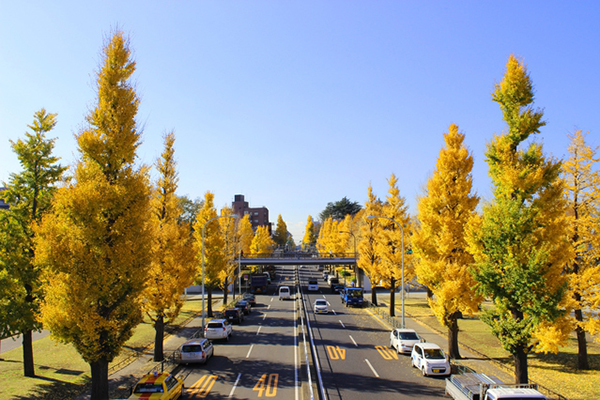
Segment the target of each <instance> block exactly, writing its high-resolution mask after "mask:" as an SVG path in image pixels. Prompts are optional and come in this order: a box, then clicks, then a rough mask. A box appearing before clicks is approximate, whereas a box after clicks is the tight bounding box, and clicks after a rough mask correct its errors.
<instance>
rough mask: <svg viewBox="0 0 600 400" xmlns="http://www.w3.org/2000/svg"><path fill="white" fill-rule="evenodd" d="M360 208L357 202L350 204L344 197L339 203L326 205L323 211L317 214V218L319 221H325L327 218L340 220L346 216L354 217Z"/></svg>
mask: <svg viewBox="0 0 600 400" xmlns="http://www.w3.org/2000/svg"><path fill="white" fill-rule="evenodd" d="M361 208H362V207H361V205H360V204H359V203H358V202H356V201H355V202H351V201H350V200H348V198H347V197H345V196H344V198H342V199H341V200H340V201H336V202H335V203H331V202H330V203H327V206H326V207H325V209H324V210H323V211H321V213H320V214H319V218H320V219H321V221H325V220H326V219H327V218H329V217H331V218H332V219H334V220H342V219H344V218H345V217H346V215H352V216H354V215H355V214H356V213H357V212H359V211H360V210H361Z"/></svg>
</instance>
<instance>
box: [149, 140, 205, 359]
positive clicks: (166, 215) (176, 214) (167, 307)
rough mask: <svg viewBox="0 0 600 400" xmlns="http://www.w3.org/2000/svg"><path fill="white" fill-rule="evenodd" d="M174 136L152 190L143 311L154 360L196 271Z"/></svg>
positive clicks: (160, 356)
mask: <svg viewBox="0 0 600 400" xmlns="http://www.w3.org/2000/svg"><path fill="white" fill-rule="evenodd" d="M174 143H175V135H174V134H173V132H171V133H168V134H167V135H166V136H165V150H164V152H163V154H162V156H161V158H159V159H158V160H157V162H156V169H157V170H158V172H159V179H158V182H157V184H156V187H155V188H154V190H153V191H152V199H151V202H150V218H149V220H150V225H151V228H152V257H151V261H150V268H149V270H148V273H147V276H146V288H145V289H144V294H143V296H144V300H145V301H144V302H143V306H144V311H145V312H146V314H147V315H148V317H149V318H150V320H151V321H152V323H153V325H154V329H155V337H154V361H162V360H163V359H164V356H163V339H164V332H165V325H166V324H168V323H170V322H171V321H173V320H174V319H175V318H176V317H177V316H178V315H179V312H180V310H181V306H182V305H183V299H182V298H181V294H182V293H183V291H184V289H185V288H186V287H188V286H189V285H191V284H192V282H193V278H194V272H195V265H194V257H193V253H192V249H191V246H190V242H191V237H190V234H189V228H188V227H187V226H186V225H182V224H180V223H179V222H178V220H179V218H180V215H181V209H180V208H179V207H178V197H177V195H176V194H175V192H176V190H177V182H178V178H177V171H176V166H177V165H176V162H175V158H174V153H175V149H174V148H173V144H174Z"/></svg>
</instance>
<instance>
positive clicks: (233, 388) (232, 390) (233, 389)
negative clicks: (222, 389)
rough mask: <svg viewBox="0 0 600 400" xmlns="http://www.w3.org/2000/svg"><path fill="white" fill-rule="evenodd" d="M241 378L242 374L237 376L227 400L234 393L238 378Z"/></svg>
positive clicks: (238, 381)
mask: <svg viewBox="0 0 600 400" xmlns="http://www.w3.org/2000/svg"><path fill="white" fill-rule="evenodd" d="M241 377H242V374H238V377H237V379H236V380H235V383H234V384H233V387H232V388H231V392H229V398H232V397H233V392H235V388H236V387H237V385H238V383H240V378H241Z"/></svg>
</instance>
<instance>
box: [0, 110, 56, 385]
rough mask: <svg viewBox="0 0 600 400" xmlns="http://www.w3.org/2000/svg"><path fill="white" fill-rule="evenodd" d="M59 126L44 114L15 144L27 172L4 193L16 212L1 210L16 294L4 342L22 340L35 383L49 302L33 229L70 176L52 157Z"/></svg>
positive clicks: (6, 310)
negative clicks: (36, 336)
mask: <svg viewBox="0 0 600 400" xmlns="http://www.w3.org/2000/svg"><path fill="white" fill-rule="evenodd" d="M55 126H56V114H48V113H47V112H46V110H44V109H41V110H40V111H38V112H36V113H35V115H34V121H33V125H29V126H28V127H29V129H31V132H26V133H25V140H21V139H18V140H17V141H16V142H12V141H11V145H12V148H13V151H14V152H15V153H16V154H17V157H18V159H19V162H20V164H21V166H22V167H23V171H22V172H20V173H18V174H11V175H10V181H9V183H8V184H7V185H6V187H7V189H6V191H4V192H3V197H4V200H5V201H6V202H7V203H8V204H9V205H10V210H0V230H1V231H2V235H0V274H5V276H6V277H7V279H9V280H10V283H11V285H10V286H11V288H12V289H11V290H10V291H6V292H4V293H3V296H2V300H1V303H0V337H5V336H12V335H15V334H21V335H22V337H23V346H22V349H23V368H24V374H25V376H30V377H31V376H35V368H34V362H33V342H32V332H33V331H38V330H40V329H41V323H40V321H39V316H40V309H39V307H40V303H41V301H42V299H43V292H42V286H41V281H40V277H41V270H40V268H39V267H37V266H36V265H35V264H34V256H35V249H34V230H33V226H34V224H37V223H39V222H40V221H41V218H42V215H43V214H44V213H45V212H47V211H48V210H49V209H50V207H51V204H52V196H53V193H54V191H55V184H56V183H57V182H59V181H60V179H61V176H62V174H63V172H64V170H65V168H64V167H62V166H61V165H60V164H57V162H58V158H57V157H54V156H53V155H52V150H53V149H54V141H55V139H47V138H46V133H48V132H50V131H51V130H52V129H53V128H54V127H55ZM7 283H8V282H7Z"/></svg>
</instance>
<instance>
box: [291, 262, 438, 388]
mask: <svg viewBox="0 0 600 400" xmlns="http://www.w3.org/2000/svg"><path fill="white" fill-rule="evenodd" d="M299 278H300V283H301V286H302V290H303V292H304V296H303V297H304V299H305V302H306V305H307V309H308V314H309V323H310V326H311V328H312V332H313V336H314V341H315V347H316V349H317V354H318V357H319V364H320V365H321V368H322V372H321V374H322V381H323V386H324V390H323V391H324V392H325V396H326V397H327V398H328V399H365V398H369V397H371V396H374V397H373V398H376V399H378V400H380V399H402V398H411V399H415V398H418V399H433V398H440V397H443V396H444V379H443V378H429V377H428V378H426V377H423V376H422V375H421V373H420V371H418V370H417V369H416V368H412V367H411V363H410V356H409V355H404V354H397V353H396V350H395V349H394V350H392V349H390V348H389V341H390V340H389V335H390V331H389V330H388V329H387V328H386V327H384V326H383V325H382V324H381V323H380V322H378V321H377V320H376V319H375V318H374V317H373V316H372V315H370V314H369V313H368V311H367V310H365V309H360V308H358V309H357V308H351V307H346V306H345V305H344V304H343V303H342V301H341V299H340V295H339V294H337V293H330V289H329V287H328V286H327V285H326V282H323V279H322V273H320V272H317V271H316V270H315V269H314V268H312V267H305V268H300V269H299ZM309 278H313V279H315V278H317V279H318V278H321V279H318V280H319V282H320V283H319V292H308V291H307V283H308V279H309ZM317 298H325V299H327V301H328V303H329V313H328V314H314V313H313V311H312V303H313V302H314V300H315V299H317Z"/></svg>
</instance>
